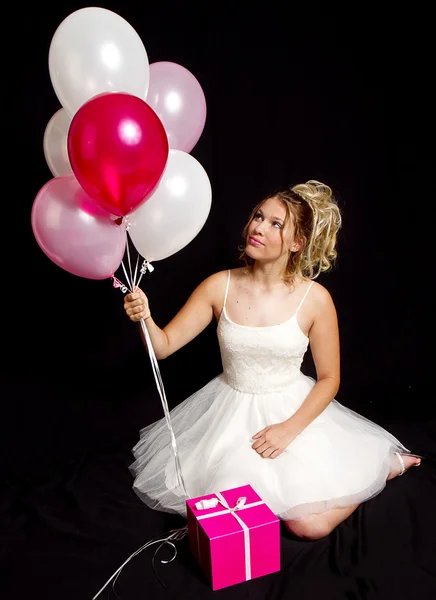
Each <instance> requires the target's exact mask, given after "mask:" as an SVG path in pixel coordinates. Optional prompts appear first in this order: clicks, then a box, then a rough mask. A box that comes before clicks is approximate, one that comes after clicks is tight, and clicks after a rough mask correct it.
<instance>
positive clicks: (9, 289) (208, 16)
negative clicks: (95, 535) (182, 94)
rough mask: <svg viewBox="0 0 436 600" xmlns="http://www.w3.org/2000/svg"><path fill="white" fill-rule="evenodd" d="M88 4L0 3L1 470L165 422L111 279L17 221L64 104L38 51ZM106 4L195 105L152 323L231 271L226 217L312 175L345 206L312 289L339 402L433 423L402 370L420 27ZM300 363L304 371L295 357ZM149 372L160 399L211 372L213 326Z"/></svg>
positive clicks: (365, 15)
mask: <svg viewBox="0 0 436 600" xmlns="http://www.w3.org/2000/svg"><path fill="white" fill-rule="evenodd" d="M84 6H87V5H86V4H81V3H77V2H76V3H72V2H69V3H66V4H65V3H63V4H62V5H60V4H57V5H56V4H55V5H53V6H52V5H49V4H48V3H42V4H41V3H38V5H32V6H31V7H29V8H26V10H25V11H24V10H23V11H22V14H20V8H19V6H16V7H9V8H8V11H9V14H10V17H11V20H10V22H11V23H13V24H14V25H15V26H16V32H17V37H16V45H17V48H21V50H22V54H21V55H19V54H18V53H17V54H16V55H14V56H13V57H12V59H11V60H10V61H7V60H5V64H4V67H5V69H6V72H7V73H8V75H9V76H10V77H9V79H8V81H9V82H10V85H9V87H10V90H9V92H10V93H8V94H5V97H4V101H5V109H6V110H5V112H4V114H5V119H4V123H3V127H4V139H5V140H6V141H7V148H8V150H7V152H6V155H7V156H6V160H7V163H6V164H7V168H6V169H5V170H4V176H5V177H7V181H9V185H8V190H9V191H8V193H7V194H3V203H4V207H7V208H8V213H7V214H6V212H4V220H3V225H4V227H3V234H4V235H3V239H2V242H3V244H4V261H3V268H4V273H5V275H4V280H3V281H4V284H3V301H4V310H3V319H2V320H3V348H4V356H3V359H2V381H3V384H2V386H3V390H4V394H3V397H4V400H3V403H2V407H3V411H4V418H3V419H2V423H3V427H4V435H3V436H2V443H3V444H4V445H5V448H6V450H5V452H3V454H2V460H4V461H5V468H6V470H7V471H8V472H10V473H20V472H25V471H27V470H29V469H31V470H32V469H34V468H37V469H40V468H42V467H43V465H44V464H49V463H50V462H51V461H53V460H57V459H59V458H60V457H62V456H66V455H68V454H70V453H71V452H75V451H77V450H81V449H83V448H88V447H101V446H105V445H112V444H117V443H124V440H128V442H127V443H129V441H130V440H131V439H133V438H134V437H135V435H136V432H137V430H138V428H139V427H141V426H143V425H144V424H146V423H147V422H149V421H150V420H152V419H154V418H157V417H158V416H160V415H161V408H160V405H159V400H158V396H157V394H156V392H155V384H154V380H153V378H152V375H151V369H150V365H149V361H148V356H147V354H146V353H145V351H144V349H143V348H142V346H141V343H140V340H139V335H138V332H137V329H136V326H135V325H133V324H131V323H130V322H129V321H128V320H127V318H126V317H125V315H124V312H123V307H122V305H123V298H122V294H121V293H120V292H119V291H118V290H115V289H114V288H113V287H112V285H111V281H110V280H106V281H92V280H86V279H82V278H79V277H76V276H73V275H71V274H69V273H67V272H66V271H63V270H62V269H61V268H59V267H58V266H56V265H55V264H54V263H52V262H51V261H50V260H49V259H48V258H47V257H46V256H45V255H44V254H43V253H42V251H41V250H40V249H39V247H38V246H37V244H36V241H35V239H34V237H33V234H32V230H31V226H30V210H31V206H32V202H33V200H34V198H35V196H36V194H37V192H38V191H39V189H40V188H41V187H42V185H43V184H44V183H45V182H46V181H48V179H50V178H51V173H50V171H49V169H48V166H47V164H46V162H45V158H44V155H43V150H42V140H43V135H44V130H45V127H46V125H47V123H48V121H49V119H50V118H51V116H52V115H53V114H54V113H55V112H56V110H57V109H58V108H60V104H59V102H58V100H57V97H56V95H55V93H54V90H53V87H52V85H51V81H50V77H49V72H48V50H49V45H50V42H51V39H52V36H53V34H54V32H55V30H56V27H57V26H58V25H59V24H60V22H61V21H62V20H63V19H64V18H65V17H66V16H68V15H69V14H70V13H71V12H73V11H74V10H77V9H79V8H82V7H84ZM104 8H108V9H110V10H113V11H115V12H117V13H118V14H119V15H120V16H122V17H123V18H125V19H126V20H127V21H129V22H130V24H131V25H132V26H133V27H134V28H135V29H136V31H137V32H138V33H139V35H140V36H141V38H142V40H143V42H144V45H145V48H146V50H147V53H148V57H149V62H150V63H152V62H157V61H161V60H169V61H172V62H176V63H178V64H180V65H182V66H184V67H186V68H187V69H189V70H190V71H191V72H192V73H193V74H194V75H195V76H196V77H197V79H198V80H199V82H200V84H201V86H202V88H203V90H204V93H205V96H206V101H207V108H208V116H207V122H206V126H205V129H204V131H203V134H202V136H201V138H200V140H199V142H198V144H197V145H196V147H195V148H194V149H193V151H192V155H193V156H195V157H196V158H197V159H198V160H199V161H200V163H201V164H202V165H203V166H204V168H205V169H206V171H207V173H208V175H209V178H210V181H211V184H212V190H213V199H212V209H211V212H210V216H209V219H208V221H207V223H206V224H205V226H204V228H203V229H202V231H201V232H200V233H199V235H198V236H197V237H196V238H195V239H194V240H193V241H192V243H191V244H189V245H188V246H187V247H186V248H184V249H183V250H181V251H180V252H179V253H177V254H176V255H174V256H172V257H170V258H168V259H166V260H163V261H160V262H158V263H155V271H154V272H153V273H152V274H147V275H146V276H145V277H144V278H143V280H142V284H143V289H144V290H145V291H146V293H147V294H148V295H149V298H150V304H151V307H152V310H153V315H154V318H155V320H156V322H157V323H158V324H160V325H162V326H163V325H165V324H166V322H168V320H169V319H170V318H171V317H172V316H173V315H174V314H175V312H176V311H177V310H178V309H179V308H180V307H181V305H182V304H183V302H184V301H185V300H186V299H187V297H188V295H189V293H190V292H191V291H192V290H193V288H194V287H195V286H196V285H197V284H198V283H199V282H200V281H201V280H202V279H204V278H205V277H206V276H208V275H209V274H211V273H213V272H214V271H217V270H219V269H225V268H228V267H234V266H237V265H238V264H239V263H238V250H237V247H238V244H239V243H240V240H241V237H240V234H241V231H242V228H243V226H244V224H245V221H246V218H247V216H248V214H249V212H250V210H251V208H252V206H253V205H254V204H255V203H257V202H258V201H259V199H261V198H262V196H263V195H264V194H265V193H267V192H270V191H272V190H273V189H275V188H276V187H278V186H281V185H292V184H294V183H298V182H302V181H305V180H307V179H312V178H313V179H318V180H320V181H323V182H325V183H327V184H328V185H330V186H331V187H332V188H333V190H334V192H335V193H336V195H337V198H338V201H339V204H340V206H341V208H342V210H343V230H342V232H341V235H340V239H339V260H338V264H337V267H336V269H335V270H334V271H333V272H332V273H330V274H328V275H327V276H323V277H322V278H321V280H320V281H321V282H322V283H323V284H324V285H325V286H326V287H327V288H328V289H329V291H330V292H331V294H332V296H333V298H334V301H335V303H336V306H337V311H338V317H339V324H340V331H341V344H342V387H341V391H340V394H339V399H340V400H341V401H343V402H344V403H345V404H347V405H348V406H350V407H352V408H355V409H356V410H358V411H360V412H363V413H364V414H366V415H368V416H369V417H371V418H376V419H377V420H378V421H380V422H386V421H389V420H392V419H394V420H398V419H400V420H404V419H405V420H407V419H408V418H409V412H410V410H409V407H410V406H413V415H414V418H415V419H416V418H422V419H424V420H425V419H428V418H432V417H434V414H435V409H434V407H433V405H432V404H431V403H429V402H428V396H427V394H426V391H425V389H424V387H425V386H423V385H422V384H421V383H420V381H421V379H422V378H421V377H418V369H419V368H422V363H421V362H420V357H419V349H420V347H421V346H422V345H423V342H424V333H423V328H422V327H421V326H420V327H418V326H417V322H418V318H419V314H420V311H419V306H418V303H419V301H420V298H421V296H422V293H420V291H419V289H418V288H419V286H417V282H416V281H414V279H415V277H414V275H413V267H412V258H411V257H412V256H413V255H414V254H415V256H416V253H414V252H413V251H412V249H411V248H412V245H413V244H416V242H417V240H416V237H415V236H416V233H417V232H416V230H414V226H413V218H414V217H413V212H414V211H413V206H414V204H413V199H411V198H410V196H407V202H406V205H405V206H404V205H403V202H404V197H403V190H404V189H407V176H408V175H409V174H410V170H411V160H412V159H413V152H414V148H413V146H411V145H409V143H408V134H409V133H410V130H411V129H412V125H413V123H414V120H416V119H417V118H418V115H417V114H416V108H417V106H418V101H417V100H416V95H415V94H414V92H413V89H412V86H413V83H414V81H415V78H416V77H417V75H416V74H417V64H416V62H414V61H413V56H414V55H413V49H414V51H415V53H416V54H417V53H418V51H417V50H416V43H417V40H418V37H419V36H418V33H416V32H414V30H413V28H412V27H413V24H412V18H411V15H410V13H409V14H405V13H404V14H402V13H400V12H399V10H398V9H396V10H395V11H394V10H391V11H390V12H389V10H387V9H386V10H385V11H381V10H380V9H379V8H378V7H377V6H375V5H371V4H368V3H365V4H358V5H356V4H353V6H351V5H342V4H339V3H338V4H337V5H335V4H334V3H333V4H331V3H320V4H315V3H308V4H307V3H306V4H304V6H300V5H297V4H290V3H281V2H272V3H270V4H268V5H258V6H257V7H255V5H254V4H253V3H226V2H221V3H218V2H210V3H197V2H186V3H179V2H172V1H170V2H162V3H157V2H150V3H135V2H125V3H116V2H115V3H113V2H112V3H105V4H104ZM415 16H416V15H415ZM418 16H420V18H421V16H422V15H418ZM412 34H413V35H414V36H415V37H413V35H412ZM406 38H407V40H408V42H407V44H406V43H405V40H406ZM415 38H416V39H415ZM411 42H413V44H414V45H413V46H412V44H411ZM3 44H5V48H6V42H5V41H3ZM5 56H9V54H7V53H5ZM413 98H415V103H414V104H413V102H412V100H413ZM419 105H420V107H421V109H422V97H421V99H420V102H419ZM411 200H412V201H411ZM412 236H413V239H412ZM119 275H120V277H121V276H122V272H121V273H119ZM306 362H307V364H306V365H305V367H306V369H307V370H308V371H309V372H310V371H311V369H312V366H311V364H310V357H308V360H307V361H306ZM161 368H162V372H163V376H164V383H165V386H166V390H167V395H168V399H169V403H170V404H171V405H175V404H177V403H178V402H180V401H181V400H182V399H183V398H185V397H186V396H187V395H188V394H189V393H191V392H192V391H194V390H195V389H197V388H198V387H200V386H201V385H202V384H203V383H205V382H207V381H208V380H209V379H210V378H211V377H213V376H214V375H215V374H217V373H218V372H219V371H220V369H221V365H220V357H219V351H218V346H217V342H216V339H215V328H214V326H211V327H210V328H209V329H208V330H206V332H205V333H204V334H202V335H201V336H200V337H199V338H197V340H195V341H194V342H193V343H192V344H190V345H189V346H188V347H186V348H185V349H182V350H181V351H180V352H178V353H177V354H176V355H174V356H173V357H171V358H169V359H167V360H166V361H164V362H162V363H161Z"/></svg>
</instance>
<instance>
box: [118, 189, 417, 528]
mask: <svg viewBox="0 0 436 600" xmlns="http://www.w3.org/2000/svg"><path fill="white" fill-rule="evenodd" d="M340 226H341V213H340V210H339V207H338V205H337V202H336V201H335V199H334V197H333V194H332V190H331V189H330V188H329V187H328V186H327V185H324V184H323V183H320V182H318V181H307V182H306V183H304V184H299V185H295V186H294V187H292V188H291V189H289V190H284V191H280V192H277V193H274V194H273V195H271V196H269V197H267V198H265V199H264V200H263V201H262V202H261V203H260V204H259V205H258V206H257V207H256V208H255V209H254V211H253V213H252V215H251V216H250V218H249V220H248V223H247V225H246V227H245V230H244V247H243V249H242V254H241V258H242V259H244V262H245V266H244V267H242V268H237V269H232V270H229V271H222V272H219V273H215V274H214V275H212V276H210V277H208V278H207V279H206V280H205V281H203V282H202V283H201V284H200V285H199V286H198V287H197V288H196V289H195V290H194V292H193V293H192V295H191V296H190V298H189V299H188V301H187V302H186V304H185V305H184V306H183V308H182V309H181V310H180V311H179V313H178V314H177V315H176V316H175V317H174V318H173V319H172V320H171V321H170V323H169V324H168V325H167V326H166V327H164V328H163V329H161V328H160V327H159V326H158V325H156V323H155V322H154V321H153V317H152V312H151V311H150V306H149V303H148V299H147V297H146V296H145V294H144V293H143V292H142V291H141V290H135V292H134V293H132V294H129V295H127V296H126V298H125V304H124V308H125V311H126V313H127V315H128V316H129V318H130V319H131V320H132V321H139V320H140V319H145V320H146V324H147V329H148V332H149V334H150V338H151V341H152V344H153V348H154V351H155V354H156V356H157V358H158V359H163V358H166V357H167V356H169V355H170V354H172V353H174V352H176V351H177V350H178V349H179V348H181V347H182V346H184V345H185V344H187V343H188V342H190V341H191V340H192V339H193V338H195V337H196V336H197V335H199V334H200V333H201V332H202V331H203V330H204V329H205V328H206V327H207V326H208V325H209V324H210V323H211V321H212V320H213V319H215V320H216V321H217V333H218V340H219V344H220V349H221V356H222V363H223V372H222V373H221V374H220V375H219V376H218V377H216V378H214V379H213V380H212V381H210V382H209V383H208V384H207V385H206V386H204V387H203V388H202V389H201V390H199V391H198V392H196V393H195V394H193V395H192V396H191V397H190V398H188V399H187V400H185V401H184V402H182V403H181V404H180V405H178V406H177V407H176V408H175V409H173V410H172V412H171V422H172V426H173V429H174V432H175V435H176V439H177V448H178V452H179V457H180V464H181V470H182V474H183V479H184V483H185V486H186V490H187V492H188V494H189V495H190V496H191V497H197V496H201V495H204V494H208V493H213V492H215V491H216V490H218V491H220V490H225V489H229V488H232V487H237V486H241V485H245V484H251V485H252V487H253V488H254V489H255V490H256V492H257V493H258V494H259V495H260V496H261V497H262V498H263V500H264V501H265V502H266V503H267V504H268V505H269V507H270V508H271V509H272V510H273V511H274V512H275V514H276V515H278V516H279V517H280V518H281V519H283V520H284V521H285V525H286V527H287V529H288V530H289V531H290V532H291V533H293V534H294V535H296V536H298V537H300V538H303V539H309V540H314V539H319V538H321V537H324V536H326V535H328V534H329V533H330V532H331V531H332V530H333V529H334V528H335V527H336V526H337V525H338V524H339V523H341V522H342V521H343V520H344V519H346V518H347V517H348V516H349V515H350V514H351V513H352V512H353V511H354V510H355V509H356V508H357V506H358V505H359V504H360V503H361V502H364V501H365V500H368V499H369V498H371V497H373V496H375V495H376V494H378V493H379V492H380V491H381V490H382V489H383V488H384V487H385V485H386V481H387V480H389V479H392V478H393V477H396V476H398V475H402V474H403V473H404V472H405V471H407V470H408V469H409V468H410V467H411V466H418V465H419V464H420V459H419V457H416V456H413V455H412V454H411V453H410V452H409V450H408V449H407V448H405V447H404V446H403V445H402V444H401V442H400V441H399V440H397V439H396V438H395V437H394V436H393V435H391V434H390V433H389V432H387V431H386V430H385V429H383V428H381V427H380V426H378V425H377V424H375V423H373V422H371V421H369V420H367V419H366V418H364V417H362V416H360V415H358V414H357V413H355V412H353V411H351V410H349V409H347V408H346V407H344V406H342V405H341V404H339V403H338V402H337V401H336V400H335V395H336V394H337V392H338V389H339V381H340V354H339V333H338V322H337V316H336V310H335V306H334V303H333V300H332V298H331V296H330V294H329V292H328V291H327V290H326V289H325V288H324V287H323V286H322V285H320V284H319V283H317V282H315V281H314V280H315V279H316V277H317V276H318V275H319V274H320V273H321V272H323V271H327V270H329V269H330V268H331V267H332V265H333V263H334V260H335V258H336V249H335V248H336V239H337V233H338V231H339V228H340ZM309 344H310V349H311V353H312V357H313V361H314V364H315V367H316V374H317V377H316V381H315V380H313V379H312V378H310V377H307V376H305V375H304V374H303V373H302V372H301V370H300V367H301V363H302V360H303V356H304V354H305V352H306V350H307V348H308V346H309ZM133 454H134V456H135V458H136V460H135V462H134V463H133V464H132V465H131V467H130V469H131V471H132V473H133V474H134V475H135V482H134V489H135V491H136V493H137V494H138V496H139V497H140V498H141V499H142V500H143V501H144V502H145V503H146V504H147V505H148V506H150V507H152V508H153V509H157V510H161V511H167V512H175V513H180V514H182V515H185V514H186V511H185V501H186V497H185V495H184V493H183V491H182V490H181V489H180V487H179V486H178V485H177V479H176V471H175V465H174V460H173V456H172V453H171V449H170V441H169V436H168V430H167V425H166V422H165V420H164V419H162V420H160V421H158V422H156V423H153V424H152V425H150V426H148V427H146V428H145V429H143V430H142V431H141V433H140V440H139V442H138V443H137V445H136V446H135V447H134V449H133Z"/></svg>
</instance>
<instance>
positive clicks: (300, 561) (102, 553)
mask: <svg viewBox="0 0 436 600" xmlns="http://www.w3.org/2000/svg"><path fill="white" fill-rule="evenodd" d="M390 430H391V431H392V433H394V434H395V435H397V436H399V437H400V439H401V440H402V441H403V443H405V445H406V446H409V447H410V448H411V449H412V450H413V451H415V452H420V453H425V454H426V455H427V456H428V458H427V459H426V460H424V461H423V464H422V465H421V467H419V468H415V469H411V470H410V471H409V472H408V473H407V474H406V475H405V476H403V477H400V478H397V479H395V480H393V481H391V482H388V484H387V487H386V489H385V490H384V491H383V492H382V493H381V494H379V495H378V496H377V497H375V498H373V499H372V500H370V501H368V502H366V503H365V504H363V505H361V506H360V507H359V509H358V510H357V511H356V513H355V514H354V515H352V516H351V517H350V518H349V519H348V520H347V521H346V522H344V523H343V524H342V525H340V526H339V527H338V528H337V530H336V531H334V532H333V533H332V534H331V535H330V536H329V537H328V538H326V539H323V540H320V541H316V542H303V541H300V540H294V539H291V538H290V537H289V536H288V535H287V534H286V533H285V532H284V531H283V532H282V537H281V560H282V568H281V571H280V572H279V573H276V574H272V575H269V576H266V577H263V578H260V579H257V580H253V581H250V582H247V583H243V584H240V585H237V586H233V587H231V588H227V589H224V590H220V591H216V592H213V591H211V589H210V587H209V585H208V583H207V582H206V581H205V580H204V578H203V576H202V573H201V572H200V571H199V569H198V568H197V566H196V564H195V561H194V559H193V557H192V555H191V553H190V551H189V547H188V539H187V538H186V537H185V538H184V539H182V540H181V541H180V542H178V543H177V549H178V554H177V556H176V558H175V559H174V560H173V561H172V562H171V563H170V564H167V565H164V564H162V563H160V562H159V560H156V561H155V566H156V573H155V572H154V571H153V568H152V557H153V554H154V548H155V547H151V548H148V549H146V550H144V551H143V552H142V553H141V554H139V555H138V556H136V557H135V558H134V559H132V560H131V561H130V562H129V563H128V564H127V565H126V566H125V567H124V569H123V570H122V572H121V574H120V576H119V578H118V580H117V582H116V586H115V591H114V590H113V589H112V587H111V586H108V587H107V588H106V589H105V590H104V592H102V594H101V595H100V596H99V598H101V600H103V599H105V600H107V599H115V598H118V597H119V598H121V599H122V600H139V599H141V600H142V599H144V598H153V599H156V600H159V599H162V600H164V599H169V598H185V599H197V598H199V599H205V600H207V599H208V598H211V599H212V598H214V599H218V598H220V599H221V598H222V599H223V600H224V599H226V600H227V599H229V600H230V599H231V600H233V599H238V600H239V599H241V598H244V599H250V600H261V599H268V600H282V599H283V600H284V599H288V598H289V600H303V599H304V600H318V599H319V600H321V599H322V600H326V599H335V600H336V599H338V600H357V599H372V598H377V599H380V600H390V599H395V600H403V599H404V600H434V599H435V598H436V516H435V508H436V422H435V421H432V422H418V421H415V422H412V423H404V422H402V423H400V424H397V425H395V424H394V425H392V427H391V428H390ZM129 444H130V441H128V442H126V441H121V442H120V444H119V446H118V447H115V446H114V447H113V448H109V449H100V450H92V451H89V452H80V453H78V454H77V455H73V456H71V457H69V458H68V459H63V460H58V461H53V464H52V465H51V467H46V468H45V469H41V472H40V473H37V474H35V473H36V470H35V469H34V473H33V474H31V475H29V474H27V475H26V476H19V475H16V476H9V477H8V480H7V481H5V482H3V489H2V495H1V513H0V517H1V519H0V522H1V533H2V538H1V557H0V558H1V590H0V597H1V598H2V600H29V599H32V598H37V599H39V598H41V599H44V600H92V598H93V597H94V596H95V594H97V592H98V591H99V590H100V589H101V588H102V586H103V585H104V584H105V582H106V581H107V580H108V579H109V578H110V577H111V575H112V574H113V573H114V572H115V571H116V570H117V569H118V567H119V566H121V564H122V563H123V562H124V561H125V560H126V559H127V558H128V557H129V556H130V555H131V554H132V553H133V552H134V551H135V550H136V549H137V548H139V547H140V546H142V545H143V544H145V542H146V541H147V540H150V539H152V538H154V537H156V536H160V535H162V534H163V535H165V534H168V532H169V531H170V530H172V529H174V528H179V527H183V526H184V525H185V522H184V520H183V519H182V518H180V517H177V516H171V515H166V514H163V513H158V512H153V511H151V510H150V509H148V508H147V507H146V506H145V505H143V504H142V503H141V501H140V500H139V499H138V498H137V497H136V495H135V494H134V492H133V491H132V488H131V484H132V479H131V475H130V473H129V471H128V465H129V464H130V462H131V460H132V457H131V455H130V446H129ZM169 557H170V553H169V552H168V551H167V550H165V549H162V550H161V554H160V555H159V558H161V559H167V558H169ZM156 574H157V575H158V576H159V578H160V579H161V581H162V582H160V581H159V578H158V577H157V575H156ZM164 586H165V587H164Z"/></svg>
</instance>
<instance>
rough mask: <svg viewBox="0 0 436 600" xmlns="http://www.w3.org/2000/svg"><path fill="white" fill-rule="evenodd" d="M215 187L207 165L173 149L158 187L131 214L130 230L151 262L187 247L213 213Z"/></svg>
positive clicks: (139, 248) (135, 241)
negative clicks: (211, 208) (205, 168)
mask: <svg viewBox="0 0 436 600" xmlns="http://www.w3.org/2000/svg"><path fill="white" fill-rule="evenodd" d="M211 203H212V189H211V185H210V181H209V177H208V176H207V173H206V171H205V170H204V168H203V166H202V165H201V164H200V163H199V162H198V161H197V160H196V159H195V158H194V157H193V156H191V155H190V154H188V153H186V152H183V151H182V150H175V149H171V150H170V151H169V154H168V161H167V165H166V168H165V171H164V174H163V176H162V179H161V180H160V182H159V185H158V186H157V188H156V190H155V191H154V192H153V194H152V195H151V196H150V197H149V198H148V200H146V201H145V202H144V204H141V206H140V207H139V208H137V209H136V210H135V211H134V212H132V213H130V214H129V215H128V216H127V220H128V223H129V228H128V233H129V235H130V238H131V240H132V242H133V245H134V246H135V248H136V250H137V251H138V252H139V254H140V255H141V256H142V257H143V258H145V259H147V260H149V261H150V262H153V261H156V260H162V259H164V258H168V257H169V256H171V255H172V254H175V253H176V252H178V251H179V250H181V249H182V248H184V247H185V246H187V245H188V244H189V243H190V242H191V241H192V240H193V239H194V238H195V237H196V235H197V234H198V233H199V232H200V230H201V229H202V227H203V225H204V224H205V222H206V220H207V217H208V216H209V212H210V207H211Z"/></svg>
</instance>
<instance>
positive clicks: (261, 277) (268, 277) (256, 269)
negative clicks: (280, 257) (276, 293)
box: [250, 261, 285, 288]
mask: <svg viewBox="0 0 436 600" xmlns="http://www.w3.org/2000/svg"><path fill="white" fill-rule="evenodd" d="M284 267H285V265H284V264H282V262H281V261H274V262H271V263H264V262H259V261H255V262H254V264H253V265H252V266H251V269H250V273H251V277H252V279H253V281H254V282H255V283H256V284H258V285H261V286H262V287H265V288H273V287H276V286H278V285H283V283H284V282H283V274H284Z"/></svg>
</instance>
